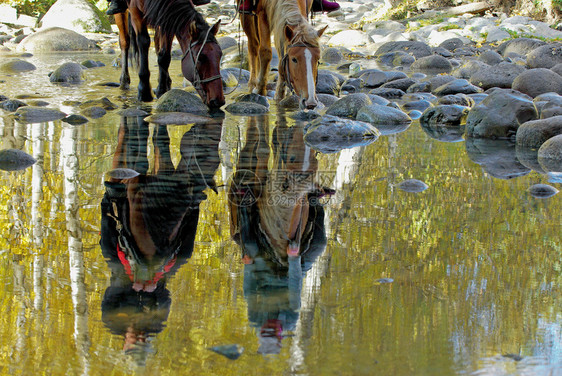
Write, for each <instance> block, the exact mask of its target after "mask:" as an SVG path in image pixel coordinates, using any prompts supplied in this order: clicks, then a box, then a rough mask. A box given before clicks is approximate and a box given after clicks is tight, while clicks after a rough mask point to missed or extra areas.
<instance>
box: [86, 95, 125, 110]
mask: <svg viewBox="0 0 562 376" xmlns="http://www.w3.org/2000/svg"><path fill="white" fill-rule="evenodd" d="M92 106H98V107H102V108H103V109H104V110H106V111H113V110H115V109H117V108H119V106H117V105H116V104H115V103H113V102H111V101H110V100H109V99H108V98H107V97H103V98H101V99H92V100H89V101H86V102H84V103H81V104H80V107H81V108H87V107H92Z"/></svg>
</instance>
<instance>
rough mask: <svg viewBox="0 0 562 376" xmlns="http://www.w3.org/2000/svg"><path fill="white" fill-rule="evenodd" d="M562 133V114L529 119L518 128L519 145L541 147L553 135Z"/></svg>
mask: <svg viewBox="0 0 562 376" xmlns="http://www.w3.org/2000/svg"><path fill="white" fill-rule="evenodd" d="M559 134H562V115H560V116H553V117H549V118H546V119H538V120H532V121H528V122H526V123H523V124H521V126H520V127H519V129H518V130H517V135H516V139H515V140H516V142H517V146H522V147H528V148H536V149H538V148H540V147H541V145H542V144H543V143H544V142H545V141H546V140H548V139H549V138H551V137H554V136H557V135H559Z"/></svg>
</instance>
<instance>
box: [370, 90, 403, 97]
mask: <svg viewBox="0 0 562 376" xmlns="http://www.w3.org/2000/svg"><path fill="white" fill-rule="evenodd" d="M369 94H374V95H378V96H379V97H383V98H386V99H400V98H402V97H403V96H404V94H406V93H405V92H404V91H403V90H400V89H389V88H380V87H379V88H376V89H373V90H371V91H369Z"/></svg>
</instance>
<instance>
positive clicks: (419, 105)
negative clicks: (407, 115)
mask: <svg viewBox="0 0 562 376" xmlns="http://www.w3.org/2000/svg"><path fill="white" fill-rule="evenodd" d="M428 107H431V102H429V101H428V100H425V99H418V100H415V101H411V102H406V103H404V104H403V105H402V110H404V111H413V110H418V111H422V112H423V111H425V109H426V108H428Z"/></svg>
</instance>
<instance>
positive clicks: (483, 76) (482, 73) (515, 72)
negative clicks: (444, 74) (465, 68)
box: [470, 63, 525, 90]
mask: <svg viewBox="0 0 562 376" xmlns="http://www.w3.org/2000/svg"><path fill="white" fill-rule="evenodd" d="M523 72H525V68H524V67H522V66H520V65H516V64H512V63H500V64H498V65H491V66H488V67H482V69H480V70H478V71H476V72H475V73H474V74H473V75H472V76H471V77H470V83H471V84H473V85H476V86H478V87H481V88H482V89H484V90H488V89H490V88H493V87H499V88H504V89H509V88H511V87H512V85H513V81H514V80H515V78H516V77H517V76H519V75H520V74H521V73H523Z"/></svg>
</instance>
